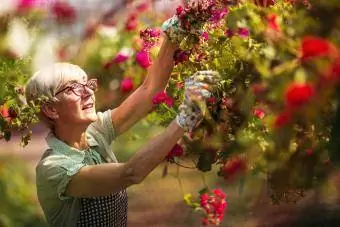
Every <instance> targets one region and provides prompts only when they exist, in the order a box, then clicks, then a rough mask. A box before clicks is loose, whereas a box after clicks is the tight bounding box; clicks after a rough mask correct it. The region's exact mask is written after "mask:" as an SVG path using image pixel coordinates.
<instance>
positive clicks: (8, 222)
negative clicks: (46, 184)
mask: <svg viewBox="0 0 340 227" xmlns="http://www.w3.org/2000/svg"><path fill="white" fill-rule="evenodd" d="M0 198H1V203H0V225H1V226H3V227H7V226H8V227H10V226H45V225H46V224H45V221H44V220H43V218H42V214H41V213H40V210H39V209H38V206H37V202H36V201H35V190H34V186H33V184H32V181H31V180H30V179H29V175H28V173H27V166H26V165H23V163H21V162H20V161H18V159H17V158H15V157H11V156H0Z"/></svg>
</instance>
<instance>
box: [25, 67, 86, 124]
mask: <svg viewBox="0 0 340 227" xmlns="http://www.w3.org/2000/svg"><path fill="white" fill-rule="evenodd" d="M79 78H81V79H82V78H87V74H86V73H85V71H84V70H83V69H81V68H80V67H79V66H77V65H73V64H70V63H66V62H61V63H54V64H52V65H49V66H47V67H44V68H42V69H41V70H39V71H37V72H35V73H34V74H33V76H32V77H31V78H30V79H29V80H28V81H27V83H26V86H25V97H26V101H27V104H28V105H30V104H32V102H33V103H34V104H36V103H37V101H38V100H39V98H41V97H45V98H47V100H48V102H58V101H59V100H58V99H57V98H56V97H55V93H56V92H57V91H58V90H60V89H61V88H62V87H64V86H65V85H66V84H67V83H68V82H69V81H70V80H73V79H79ZM38 118H39V119H40V120H41V121H42V122H43V123H45V124H47V127H49V128H51V129H53V128H54V121H53V120H52V119H49V118H48V117H47V116H46V115H45V114H44V113H43V112H42V111H40V113H39V114H38Z"/></svg>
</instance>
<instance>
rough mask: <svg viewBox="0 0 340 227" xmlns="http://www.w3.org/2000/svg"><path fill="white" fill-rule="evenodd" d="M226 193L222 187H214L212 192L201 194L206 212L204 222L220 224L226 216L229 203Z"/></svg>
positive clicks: (201, 202)
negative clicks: (225, 212)
mask: <svg viewBox="0 0 340 227" xmlns="http://www.w3.org/2000/svg"><path fill="white" fill-rule="evenodd" d="M225 199H226V195H225V193H224V192H223V191H222V190H221V189H214V190H212V193H209V194H208V193H204V194H201V195H200V205H201V207H202V208H203V209H204V210H205V212H206V217H204V218H203V220H202V224H203V225H208V224H214V225H219V224H220V223H221V222H222V219H223V217H224V211H225V209H226V208H227V206H228V204H227V202H226V200H225Z"/></svg>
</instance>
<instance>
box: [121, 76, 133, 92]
mask: <svg viewBox="0 0 340 227" xmlns="http://www.w3.org/2000/svg"><path fill="white" fill-rule="evenodd" d="M132 89H133V81H132V79H131V78H130V77H128V78H125V79H123V80H122V81H121V82H120V90H121V91H122V92H124V93H127V92H130V91H132Z"/></svg>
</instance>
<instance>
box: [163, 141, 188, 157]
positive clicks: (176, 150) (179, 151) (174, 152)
mask: <svg viewBox="0 0 340 227" xmlns="http://www.w3.org/2000/svg"><path fill="white" fill-rule="evenodd" d="M183 154H184V151H183V148H182V146H181V145H179V144H176V145H175V146H174V147H173V148H172V149H171V151H170V152H169V154H168V155H167V156H166V159H171V158H174V157H179V156H182V155H183Z"/></svg>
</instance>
